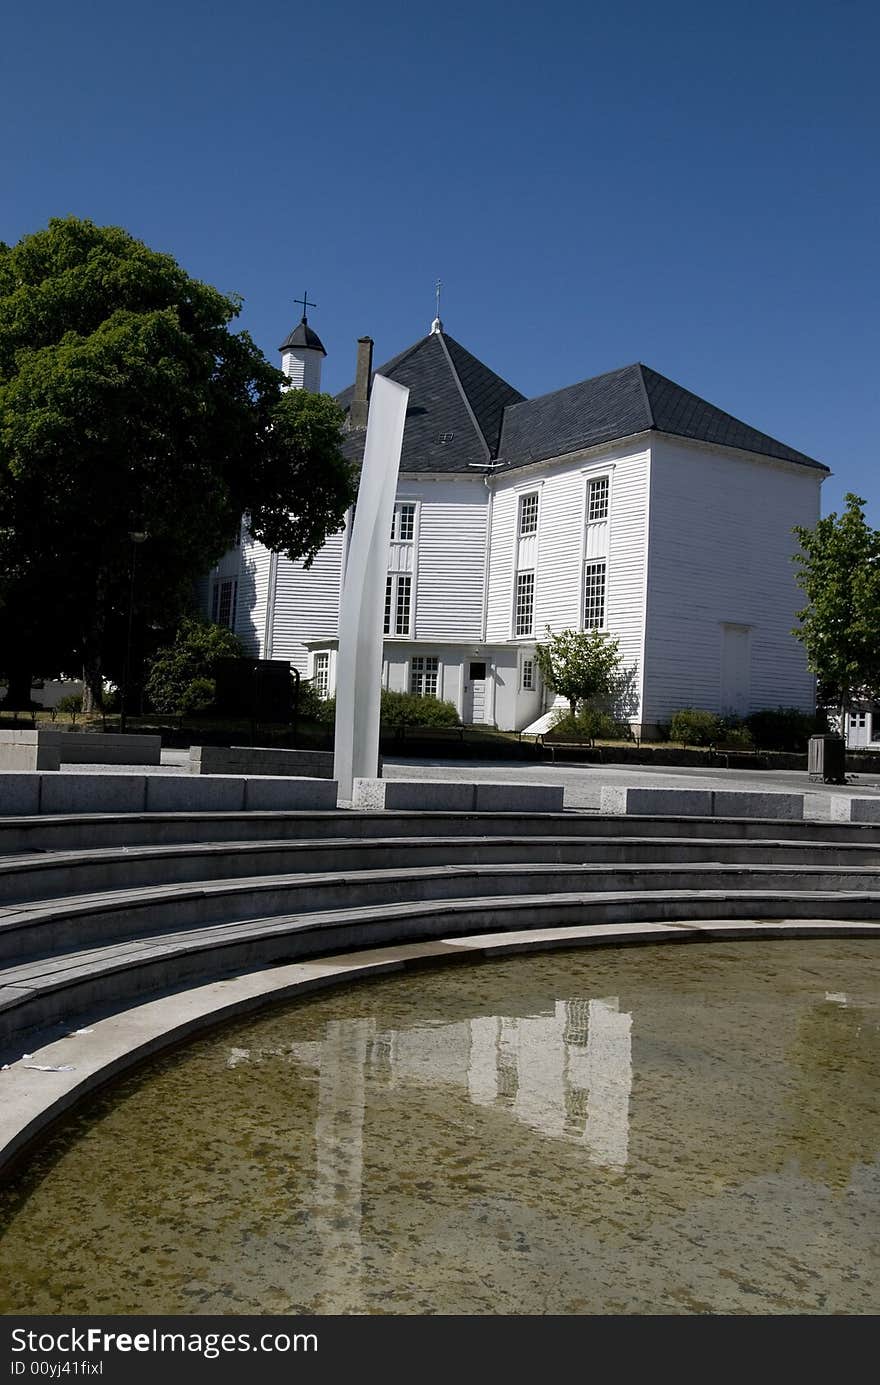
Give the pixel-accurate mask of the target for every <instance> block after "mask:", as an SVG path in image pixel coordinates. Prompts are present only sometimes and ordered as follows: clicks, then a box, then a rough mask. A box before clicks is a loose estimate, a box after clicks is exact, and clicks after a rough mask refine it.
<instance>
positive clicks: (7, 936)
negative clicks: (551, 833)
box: [0, 860, 880, 965]
mask: <svg viewBox="0 0 880 1385" xmlns="http://www.w3.org/2000/svg"><path fill="white" fill-rule="evenodd" d="M747 888H761V889H765V890H771V891H772V890H783V891H785V892H786V895H787V898H788V899H789V901H791V900H792V899H793V898H794V897H797V896H800V895H801V894H803V893H809V892H815V891H817V890H820V891H825V890H829V891H833V890H851V889H857V890H861V891H871V890H878V891H880V869H876V868H875V869H867V870H865V869H860V868H857V867H851V866H823V865H792V866H785V865H778V864H769V865H752V864H745V865H743V864H724V863H721V862H707V861H701V862H698V863H693V864H686V863H685V864H677V865H670V864H641V865H620V864H612V865H606V864H602V863H599V864H587V865H577V864H570V863H563V864H557V863H554V862H536V861H533V860H526V861H517V862H514V863H510V864H495V865H479V864H477V865H473V864H468V865H441V866H425V867H414V868H409V869H406V870H401V869H400V868H391V869H376V870H352V871H330V872H317V873H314V872H303V873H300V874H296V875H290V874H287V875H276V876H251V877H245V878H242V879H233V880H228V879H222V880H216V881H204V880H199V881H195V882H191V883H184V884H175V885H159V886H147V887H141V888H137V889H131V890H116V891H105V892H102V893H98V894H85V895H74V896H71V897H65V898H63V899H54V900H51V901H45V900H37V901H34V902H27V901H25V902H23V903H20V904H17V905H13V906H9V907H7V908H4V909H3V910H2V911H0V965H8V964H9V963H10V962H11V961H14V960H16V959H24V958H27V957H41V956H42V957H45V956H48V955H50V954H51V953H53V952H56V951H59V950H62V951H72V950H74V949H77V948H86V947H91V946H95V945H101V944H103V943H105V942H107V941H109V940H112V939H123V938H130V937H143V936H148V935H149V936H155V935H159V934H163V933H165V934H167V933H171V932H174V931H179V930H181V929H187V928H198V927H202V926H206V925H216V924H222V923H226V922H230V921H231V922H237V921H239V920H242V919H250V918H257V917H259V918H265V917H267V916H271V915H281V914H294V913H295V914H300V913H305V912H308V913H314V912H317V911H322V910H337V909H348V908H351V907H354V906H355V905H358V906H363V907H365V908H369V907H372V906H383V905H390V904H394V903H421V902H425V903H428V904H430V905H432V906H433V907H435V908H439V909H441V910H442V909H445V908H446V906H447V904H448V903H449V902H452V901H455V900H462V899H467V898H468V897H471V896H474V897H484V898H495V897H499V896H517V895H530V894H533V893H535V892H542V891H543V892H545V893H547V894H550V895H556V894H562V893H571V892H578V891H585V890H586V891H589V892H591V893H599V892H607V893H615V892H621V891H624V892H627V893H628V894H631V895H637V894H640V893H644V892H648V893H654V892H656V891H700V890H706V891H717V892H721V893H722V895H723V894H724V892H726V891H730V892H738V891H741V890H743V889H747ZM790 907H791V906H790Z"/></svg>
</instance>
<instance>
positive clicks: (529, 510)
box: [516, 490, 541, 539]
mask: <svg viewBox="0 0 880 1385" xmlns="http://www.w3.org/2000/svg"><path fill="white" fill-rule="evenodd" d="M540 511H541V492H540V490H528V491H520V493H519V497H518V500H517V515H516V536H517V538H518V539H521V538H524V537H527V536H528V535H529V534H534V535H535V537H536V539H537V534H538V519H539V516H540ZM526 518H528V520H529V528H528V529H526V528H524V527H523V521H524V520H525V519H526Z"/></svg>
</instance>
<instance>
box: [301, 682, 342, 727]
mask: <svg viewBox="0 0 880 1385" xmlns="http://www.w3.org/2000/svg"><path fill="white" fill-rule="evenodd" d="M297 716H299V717H302V718H303V720H304V721H324V722H327V721H330V722H332V721H334V720H335V718H336V698H335V697H321V696H320V694H319V692H318V690H317V688H316V687H315V685H314V683H313V682H312V680H311V679H310V678H301V679H300V683H299V701H298V702H297Z"/></svg>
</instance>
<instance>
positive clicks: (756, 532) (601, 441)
mask: <svg viewBox="0 0 880 1385" xmlns="http://www.w3.org/2000/svg"><path fill="white" fill-rule="evenodd" d="M280 350H281V356H282V369H283V370H284V373H285V374H286V375H287V377H288V379H289V380H290V381H291V385H292V386H295V387H299V388H306V389H315V390H317V389H319V388H320V378H321V365H322V362H323V358H324V355H325V354H326V353H325V351H324V347H323V345H322V343H321V341H320V339H319V338H318V336H317V335H316V333H315V332H314V331H313V330H312V328H311V327H309V325H308V322H307V320H306V318H305V317H303V320H302V322H301V323H300V324H299V326H298V327H297V328H296V329H295V330H294V331H293V332H292V333H291V334H290V336H289V337H288V338H287V340H286V341H285V342H284V344H283V346H282V347H281V348H280ZM379 369H380V371H381V373H382V374H383V375H387V376H389V377H390V378H391V379H393V380H397V381H398V382H399V383H401V384H403V385H407V386H408V387H409V390H410V397H409V409H408V415H407V423H406V429H405V432H404V441H403V453H402V457H401V467H400V483H399V487H398V498H397V506H396V509H395V515H394V526H393V532H392V534H391V535H390V542H389V555H388V586H387V595H386V608H385V659H384V679H385V685H386V686H387V687H388V688H391V689H396V690H400V691H412V692H414V693H418V694H426V693H431V694H435V695H436V696H438V697H442V698H446V699H448V700H449V701H451V702H453V703H454V704H455V706H456V708H457V710H458V712H459V714H460V716H461V717H462V719H463V720H464V721H465V722H480V723H488V724H491V725H494V726H497V727H500V728H502V729H505V730H511V729H513V730H515V729H520V728H523V727H526V726H528V725H529V724H530V723H532V722H534V721H535V720H536V718H537V717H539V716H540V715H541V713H542V712H543V711H544V710H545V708H546V707H547V706H548V705H550V701H552V699H548V697H547V695H546V694H545V691H544V689H543V688H542V686H541V683H540V679H539V676H538V671H537V667H536V664H535V642H536V640H539V639H540V638H541V637H542V636H543V634H544V632H545V629H546V628H547V627H548V626H549V627H550V628H551V629H552V630H554V631H558V630H563V629H590V628H598V629H604V630H609V631H610V632H612V633H613V634H615V635H617V636H619V638H620V646H621V651H622V654H623V656H624V660H625V662H626V663H627V664H628V665H630V666H635V668H636V671H637V675H636V681H637V693H638V706H637V708H636V709H635V711H634V713H633V715H632V718H631V719H632V721H633V723H634V726H636V727H637V728H638V727H641V729H642V731H643V733H647V732H649V729H650V728H651V727H653V726H656V725H657V723H660V722H664V721H668V720H669V718H670V717H671V715H672V714H673V713H674V712H675V711H676V710H678V709H679V708H681V707H686V706H696V707H703V708H707V709H709V710H711V711H716V712H722V713H736V714H740V715H743V714H746V713H748V712H749V711H753V710H757V709H760V708H765V707H776V706H786V707H797V708H800V709H802V710H804V711H811V710H812V709H813V707H814V699H815V682H814V679H813V677H812V676H811V675H810V673H809V672H808V670H807V666H806V660H805V656H804V652H803V649H802V646H801V645H800V644H799V642H798V641H797V640H795V638H794V637H793V635H792V633H791V631H792V629H793V627H794V626H795V624H796V614H795V613H796V611H797V610H798V609H799V608H800V606H801V605H802V604H803V596H802V593H801V592H800V590H799V588H798V587H797V586H796V583H795V565H794V564H793V562H792V557H793V555H794V553H795V552H796V551H797V541H796V539H795V537H794V534H793V532H792V531H793V528H794V526H795V525H804V526H807V527H812V526H813V525H814V524H815V523H816V522H817V520H818V519H819V514H820V500H819V495H820V486H821V484H822V481H823V480H824V479H825V477H826V476H827V475H828V474H829V472H828V468H827V467H825V466H824V465H822V463H820V462H817V461H815V460H813V459H812V458H811V457H807V456H805V455H804V454H803V453H801V452H798V451H796V450H795V449H794V448H791V447H788V446H786V445H785V444H784V443H780V442H777V441H776V440H775V439H774V438H771V437H768V436H767V435H766V434H764V433H761V432H758V431H757V430H756V429H754V428H751V427H749V426H748V425H747V424H744V423H742V422H740V421H739V420H738V419H735V418H733V417H732V416H731V415H729V414H726V413H724V412H723V411H722V410H721V409H718V408H716V407H715V406H714V405H712V404H709V403H707V402H706V401H705V400H703V399H700V398H698V397H697V396H696V395H694V394H691V393H690V392H689V391H688V390H686V389H684V388H682V387H681V386H680V385H676V384H674V383H673V382H672V381H671V380H668V379H666V378H665V377H664V376H662V375H659V374H658V373H657V372H656V371H654V370H651V369H650V368H649V367H648V366H645V365H641V364H636V365H630V366H624V367H623V368H622V369H619V370H614V371H611V372H609V373H608V374H605V375H600V376H597V377H595V378H594V379H590V380H585V381H583V382H582V383H580V384H576V385H570V386H568V387H566V388H564V389H561V390H557V391H554V392H553V393H552V394H547V395H543V396H541V397H539V398H536V399H525V398H524V397H523V396H522V395H521V394H520V393H519V392H518V391H517V390H516V389H514V388H513V386H512V385H509V384H507V383H506V381H504V380H502V379H501V378H500V377H499V376H498V375H496V374H495V373H494V372H493V371H492V370H490V369H489V367H488V366H486V365H484V364H483V363H482V362H481V361H479V360H477V359H476V357H474V356H472V355H471V354H470V352H468V351H467V350H466V349H465V348H464V347H463V346H461V345H460V344H459V343H458V342H457V341H455V340H454V339H453V338H452V337H450V336H449V335H448V334H447V333H446V332H445V331H444V329H443V326H442V324H441V322H440V321H439V319H435V321H434V323H433V325H432V328H431V331H430V333H429V334H428V336H426V337H423V338H422V339H421V340H419V341H417V342H415V343H414V345H412V346H410V347H409V348H408V349H407V350H406V351H403V352H401V353H400V355H398V356H395V357H394V359H393V360H391V361H388V362H387V363H386V364H385V365H383V366H381V367H380V368H379ZM371 378H372V342H371V341H370V339H369V338H362V339H361V341H360V342H359V343H358V362H357V379H356V381H355V384H354V385H353V386H352V387H351V388H350V389H348V390H346V391H344V392H343V393H342V394H341V395H340V396H339V402H340V404H342V405H343V407H344V408H345V410H346V415H347V433H346V441H345V449H346V451H347V453H348V455H349V456H350V457H351V459H352V460H355V461H356V460H359V458H360V456H361V455H362V452H363V444H364V437H365V428H366V420H367V409H368V395H369V384H370V380H371ZM347 541H348V527H347V525H346V526H345V527H343V529H342V530H341V531H340V532H339V533H337V534H335V535H333V536H332V537H331V538H330V539H329V540H328V541H327V543H326V544H325V545H324V547H323V548H322V550H321V552H320V553H319V554H318V556H317V558H316V560H315V562H314V563H313V564H312V566H311V568H309V569H308V570H306V569H305V568H304V567H303V565H302V564H301V563H292V562H290V561H289V560H288V559H286V558H284V557H282V556H279V555H276V554H273V553H270V552H269V551H268V550H267V549H265V548H264V547H263V546H262V545H261V544H258V543H255V542H254V541H253V540H252V539H250V537H249V536H248V535H247V533H246V529H245V530H244V531H243V535H242V543H241V545H240V546H239V547H237V548H235V549H232V550H230V552H229V553H227V554H226V556H225V557H224V558H223V560H222V561H221V563H220V564H219V565H218V566H217V568H216V569H215V570H214V571H213V573H212V574H211V577H210V579H209V583H208V587H209V591H208V597H207V603H208V610H207V613H208V614H209V615H210V616H211V618H212V619H214V620H216V621H219V622H220V623H222V624H226V625H229V626H230V627H231V628H233V629H234V630H235V631H236V633H237V634H238V635H239V636H240V637H241V639H242V640H243V642H244V644H245V645H246V647H247V648H248V650H249V651H250V652H251V653H252V654H253V655H254V656H255V657H260V658H270V659H289V660H290V662H291V664H292V665H294V666H295V667H296V668H298V669H299V671H300V673H301V674H302V675H303V676H305V677H308V678H311V679H313V680H314V682H315V684H316V686H317V687H318V688H319V690H320V691H321V692H322V693H324V694H328V695H329V694H332V693H333V691H334V689H335V662H336V645H337V634H338V618H339V603H340V594H341V589H342V582H343V580H344V573H345V555H346V547H347Z"/></svg>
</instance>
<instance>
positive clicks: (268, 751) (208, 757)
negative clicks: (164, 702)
mask: <svg viewBox="0 0 880 1385" xmlns="http://www.w3.org/2000/svg"><path fill="white" fill-rule="evenodd" d="M189 767H190V772H191V773H192V774H258V775H272V776H275V775H279V776H281V775H283V776H290V775H293V776H297V777H303V776H304V777H306V778H309V779H332V778H333V752H332V750H281V749H276V748H274V747H271V746H253V745H233V746H220V745H193V746H190V752H189Z"/></svg>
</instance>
